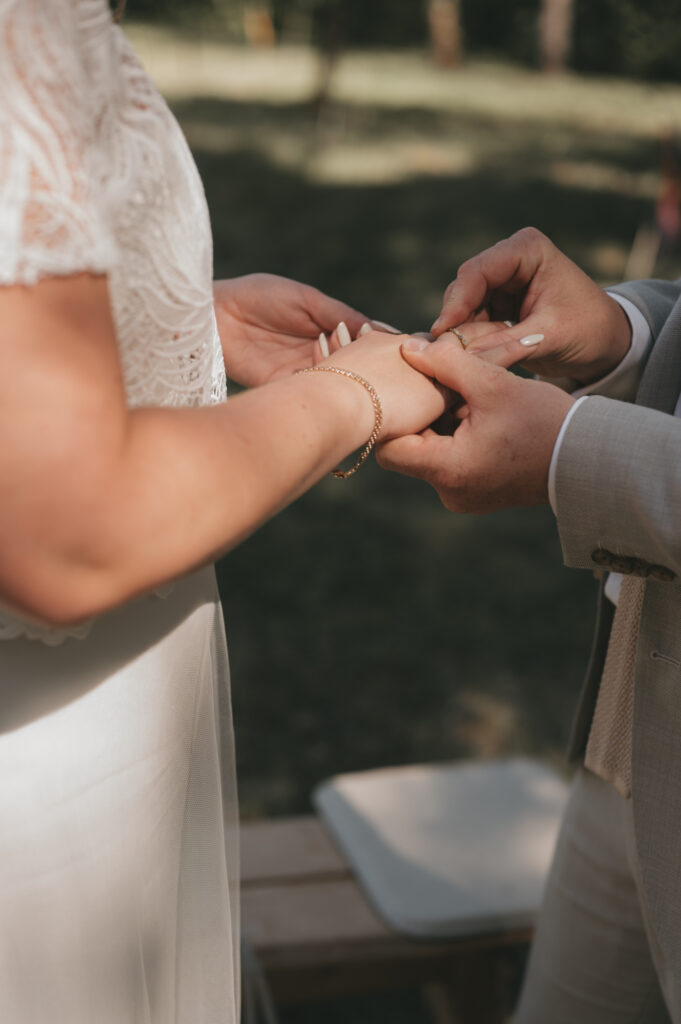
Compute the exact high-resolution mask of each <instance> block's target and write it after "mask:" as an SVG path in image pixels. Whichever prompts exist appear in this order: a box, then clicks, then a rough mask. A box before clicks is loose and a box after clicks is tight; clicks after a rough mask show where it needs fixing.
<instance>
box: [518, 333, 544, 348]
mask: <svg viewBox="0 0 681 1024" xmlns="http://www.w3.org/2000/svg"><path fill="white" fill-rule="evenodd" d="M543 340H544V335H543V334H526V335H525V337H524V338H521V339H520V344H521V345H525V346H526V347H527V348H530V347H531V346H532V345H538V344H539V342H540V341H543Z"/></svg>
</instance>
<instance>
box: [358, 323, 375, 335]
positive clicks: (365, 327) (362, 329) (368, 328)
mask: <svg viewBox="0 0 681 1024" xmlns="http://www.w3.org/2000/svg"><path fill="white" fill-rule="evenodd" d="M372 331H373V327H372V326H371V324H370V323H366V324H362V326H361V327H360V329H359V336H360V337H361V336H362V335H363V334H371V332H372Z"/></svg>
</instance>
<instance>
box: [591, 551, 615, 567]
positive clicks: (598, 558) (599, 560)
mask: <svg viewBox="0 0 681 1024" xmlns="http://www.w3.org/2000/svg"><path fill="white" fill-rule="evenodd" d="M614 557H615V556H614V555H613V553H612V551H608V550H607V549H606V548H596V550H595V551H592V552H591V561H592V562H595V563H596V565H600V566H603V567H604V568H606V569H609V568H610V566H611V564H612V560H613V558H614Z"/></svg>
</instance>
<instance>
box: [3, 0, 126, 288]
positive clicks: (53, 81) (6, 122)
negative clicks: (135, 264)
mask: <svg viewBox="0 0 681 1024" xmlns="http://www.w3.org/2000/svg"><path fill="white" fill-rule="evenodd" d="M87 5H88V0H0V285H2V284H34V283H35V282H36V281H37V280H39V279H40V278H41V277H46V276H51V275H66V274H74V273H78V272H82V271H92V272H94V273H106V272H107V271H108V270H110V269H111V268H112V266H113V265H114V264H115V263H116V245H115V241H114V238H113V235H112V232H111V231H110V229H109V226H108V224H107V216H106V206H107V204H106V194H107V190H106V167H105V166H104V159H103V156H102V155H101V150H100V147H99V145H98V141H99V137H100V133H101V131H102V127H103V126H102V119H103V111H105V109H106V105H105V102H104V99H105V97H103V96H102V95H101V86H100V95H99V96H98V95H97V88H95V87H94V86H95V84H96V82H97V81H101V79H102V77H104V78H106V76H101V74H100V75H97V76H95V75H94V74H92V71H93V68H94V62H95V61H97V62H101V61H102V60H106V59H107V58H109V59H111V58H110V55H109V54H107V53H106V52H99V53H94V52H92V50H91V49H90V50H88V46H87V42H88V40H87V38H86V36H87V33H88V29H90V31H91V32H92V37H94V35H95V33H94V31H92V30H93V28H94V25H93V22H95V21H98V20H101V19H102V18H103V17H107V18H108V17H109V13H108V10H107V8H106V5H105V4H103V3H94V4H93V3H92V2H90V3H89V8H90V10H89V12H88V13H89V14H91V17H90V18H89V19H88V18H86V19H83V17H82V11H81V10H80V8H82V7H84V6H87ZM77 15H78V16H77ZM101 37H102V33H101V32H100V33H98V38H100V39H101ZM100 49H101V43H100ZM100 71H101V63H100Z"/></svg>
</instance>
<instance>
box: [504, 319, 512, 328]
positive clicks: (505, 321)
mask: <svg viewBox="0 0 681 1024" xmlns="http://www.w3.org/2000/svg"><path fill="white" fill-rule="evenodd" d="M504 323H505V324H506V326H507V327H515V320H504Z"/></svg>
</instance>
